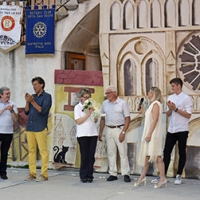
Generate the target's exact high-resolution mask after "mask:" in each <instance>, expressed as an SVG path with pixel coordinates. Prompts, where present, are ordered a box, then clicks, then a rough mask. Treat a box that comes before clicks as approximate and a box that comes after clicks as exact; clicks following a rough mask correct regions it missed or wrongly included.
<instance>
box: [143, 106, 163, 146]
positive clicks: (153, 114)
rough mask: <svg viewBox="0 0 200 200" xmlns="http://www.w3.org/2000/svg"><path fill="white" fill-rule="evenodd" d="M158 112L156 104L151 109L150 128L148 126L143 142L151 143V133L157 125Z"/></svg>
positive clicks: (158, 108)
mask: <svg viewBox="0 0 200 200" xmlns="http://www.w3.org/2000/svg"><path fill="white" fill-rule="evenodd" d="M159 112H160V107H159V105H158V104H157V103H155V104H154V105H153V108H152V111H151V113H152V119H153V121H152V123H151V126H150V129H149V132H148V134H147V136H146V137H145V141H146V142H150V141H151V137H152V134H153V131H154V129H155V127H156V125H157V123H158V119H159Z"/></svg>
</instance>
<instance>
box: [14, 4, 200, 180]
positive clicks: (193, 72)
mask: <svg viewBox="0 0 200 200" xmlns="http://www.w3.org/2000/svg"><path fill="white" fill-rule="evenodd" d="M199 6H200V1H199V0H104V1H100V3H99V7H95V8H94V10H95V11H96V10H98V9H99V13H100V14H99V38H98V39H99V52H100V61H101V67H102V71H87V70H88V69H91V67H90V66H88V65H87V66H84V67H83V66H82V68H81V69H80V66H79V67H78V69H79V70H71V68H70V70H55V73H54V76H55V81H54V84H55V85H54V94H53V95H54V100H55V104H54V107H53V108H52V112H51V116H50V118H49V120H50V121H49V124H50V129H49V136H50V137H49V151H50V161H51V162H52V163H54V167H55V168H58V169H59V168H60V167H77V168H78V167H79V165H80V154H79V147H78V144H77V141H76V124H75V121H74V117H73V109H74V106H75V105H76V103H77V102H78V98H77V93H78V92H79V91H80V89H81V88H84V87H87V88H90V90H91V91H92V98H93V99H94V100H95V101H96V102H98V103H102V101H103V100H104V90H105V88H106V87H107V86H108V85H115V86H117V88H118V94H119V96H120V97H121V98H123V99H125V100H126V101H127V103H128V105H129V109H130V112H131V123H130V126H129V129H128V130H127V141H128V158H129V164H130V167H131V173H132V174H140V173H141V168H140V167H139V166H138V165H137V159H138V153H139V148H140V140H141V135H142V131H143V122H144V116H142V115H140V113H139V111H138V110H137V108H138V104H139V102H140V99H141V98H144V102H143V105H144V107H148V101H147V99H146V94H147V92H148V91H149V88H150V87H151V86H157V87H159V88H160V89H161V91H162V94H163V97H164V100H165V103H164V104H163V110H164V112H163V116H162V123H163V124H162V127H163V131H164V132H166V130H167V123H168V121H167V118H166V115H165V111H166V99H167V97H168V95H170V94H171V88H170V84H169V81H170V80H171V79H172V78H174V77H180V78H181V79H182V80H183V81H184V85H183V91H184V92H185V93H187V94H189V95H190V96H191V98H192V99H193V113H192V117H191V119H190V134H189V138H188V142H187V147H188V148H187V162H186V165H185V171H184V174H183V176H185V177H189V178H199V174H200V167H199V166H200V150H199V147H200V146H199V144H200V141H199V128H198V126H199V121H200V95H199V94H200V67H199V66H200V65H199V63H200V61H199V54H200V37H199V35H200V14H199V12H198V9H197V8H198V7H199ZM96 13H97V12H96ZM90 14H91V13H90ZM78 30H79V28H78ZM66 38H67V36H66ZM66 41H68V40H67V39H66ZM70 43H72V42H71V41H70V42H68V43H66V44H70ZM63 46H64V45H63ZM66 46H67V45H66ZM95 47H96V46H95ZM75 49H76V48H75ZM95 50H96V48H95ZM81 53H83V52H81ZM87 53H88V52H87ZM90 53H91V52H90ZM88 54H89V53H88ZM91 57H92V56H91ZM84 58H85V57H84ZM86 60H87V58H86ZM98 66H100V65H98ZM99 68H100V67H99ZM99 68H98V70H100V69H99ZM74 69H77V66H74ZM83 69H84V70H83ZM22 110H23V109H22ZM19 111H20V109H19ZM20 112H21V113H23V112H22V111H20ZM20 112H19V113H20ZM21 115H22V119H23V120H22V121H21V122H20V123H19V124H20V125H19V126H16V129H15V135H14V140H13V144H12V148H11V150H10V160H22V161H27V141H26V136H25V131H24V129H25V121H26V119H25V118H24V116H23V114H21ZM97 126H98V124H97ZM95 157H96V162H95V170H97V171H100V172H107V169H108V165H107V155H106V143H105V138H103V142H98V144H97V149H96V154H95ZM177 157H178V152H177V148H174V150H173V155H172V157H171V163H170V167H169V170H168V174H167V175H168V176H169V177H173V176H174V174H175V172H176V169H177V162H176V161H177ZM38 159H39V157H38ZM118 166H119V165H118ZM119 172H120V168H119ZM148 175H157V167H156V165H155V164H152V165H151V167H150V168H149V171H148Z"/></svg>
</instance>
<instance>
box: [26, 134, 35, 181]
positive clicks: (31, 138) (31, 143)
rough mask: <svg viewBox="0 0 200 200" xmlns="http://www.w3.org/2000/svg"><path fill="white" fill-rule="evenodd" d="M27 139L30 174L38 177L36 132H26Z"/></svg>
mask: <svg viewBox="0 0 200 200" xmlns="http://www.w3.org/2000/svg"><path fill="white" fill-rule="evenodd" d="M26 136H27V141H28V160H29V162H28V164H29V171H30V174H31V175H33V176H34V177H36V147H37V146H36V145H37V144H36V139H35V135H34V132H31V131H27V132H26Z"/></svg>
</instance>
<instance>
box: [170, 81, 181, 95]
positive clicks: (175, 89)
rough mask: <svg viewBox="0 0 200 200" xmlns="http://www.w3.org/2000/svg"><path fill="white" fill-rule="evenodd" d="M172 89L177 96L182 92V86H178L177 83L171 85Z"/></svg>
mask: <svg viewBox="0 0 200 200" xmlns="http://www.w3.org/2000/svg"><path fill="white" fill-rule="evenodd" d="M171 89H172V91H173V92H174V93H175V94H179V93H180V92H181V85H180V84H178V85H176V84H175V83H172V84H171Z"/></svg>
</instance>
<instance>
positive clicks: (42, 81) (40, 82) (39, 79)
mask: <svg viewBox="0 0 200 200" xmlns="http://www.w3.org/2000/svg"><path fill="white" fill-rule="evenodd" d="M35 81H37V82H38V83H39V84H43V86H42V89H44V87H45V82H44V79H43V78H41V77H39V76H38V77H35V78H33V79H32V81H31V82H32V83H33V82H35Z"/></svg>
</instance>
